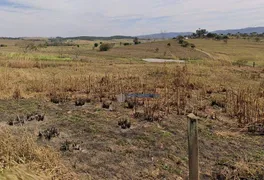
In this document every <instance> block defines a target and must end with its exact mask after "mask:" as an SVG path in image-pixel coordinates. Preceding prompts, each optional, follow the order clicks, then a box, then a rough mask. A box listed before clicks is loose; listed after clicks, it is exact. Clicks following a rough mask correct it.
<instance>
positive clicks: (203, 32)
mask: <svg viewBox="0 0 264 180" xmlns="http://www.w3.org/2000/svg"><path fill="white" fill-rule="evenodd" d="M207 33H208V32H207V31H206V29H201V28H199V29H197V30H196V34H197V36H198V37H199V38H201V37H204V36H205V35H206V34H207Z"/></svg>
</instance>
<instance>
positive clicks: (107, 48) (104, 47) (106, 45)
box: [100, 43, 112, 51]
mask: <svg viewBox="0 0 264 180" xmlns="http://www.w3.org/2000/svg"><path fill="white" fill-rule="evenodd" d="M111 48H112V46H111V44H108V43H106V44H101V46H100V51H108V50H109V49H111Z"/></svg>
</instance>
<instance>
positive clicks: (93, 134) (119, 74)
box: [0, 39, 264, 179]
mask: <svg viewBox="0 0 264 180" xmlns="http://www.w3.org/2000/svg"><path fill="white" fill-rule="evenodd" d="M46 41H47V39H40V40H38V41H36V40H32V39H24V40H3V39H0V44H4V45H7V47H0V99H1V105H0V115H1V117H2V118H1V122H0V124H1V130H0V135H1V136H0V140H1V141H0V142H1V147H5V148H2V149H0V153H1V155H2V157H1V161H0V170H1V171H2V172H3V174H1V175H0V178H2V177H1V176H3V179H4V178H6V179H8V177H9V179H10V177H11V179H15V178H16V177H19V176H20V175H19V174H21V171H24V170H25V169H26V170H25V171H26V172H28V173H27V174H25V177H24V179H30V178H32V179H51V178H54V179H184V178H186V177H187V175H188V155H187V133H186V131H187V118H186V115H188V114H189V113H192V112H193V113H195V114H196V115H197V116H199V117H200V120H199V129H198V130H199V136H200V137H199V143H200V175H201V179H217V178H220V179H221V178H224V179H241V178H242V179H243V178H244V179H250V178H253V179H263V178H264V176H263V175H264V163H263V162H264V161H263V160H264V150H263V146H264V142H263V136H262V135H263V134H264V125H263V124H264V119H263V118H264V111H263V104H264V98H263V97H264V96H263V92H264V85H263V77H264V71H263V68H264V67H263V66H264V51H263V50H264V42H263V41H262V42H254V41H253V40H244V39H230V40H228V42H227V43H224V42H223V41H215V40H206V39H190V40H188V41H189V42H190V43H193V44H195V46H196V47H195V48H191V47H186V48H185V47H182V46H180V45H179V44H178V42H177V40H174V39H173V40H160V41H148V40H144V41H142V42H141V44H138V45H128V46H124V43H125V42H127V43H132V41H133V40H108V41H84V40H73V41H68V42H69V43H71V45H67V46H65V45H59V46H47V47H44V46H41V44H44V43H45V42H46ZM100 42H102V43H111V44H114V46H113V48H111V49H110V50H108V51H105V52H101V51H99V47H96V48H94V47H93V46H94V43H98V44H99V45H100ZM28 44H34V45H35V46H37V48H36V49H29V50H28V49H27V48H26V47H27V46H26V45H28ZM144 58H161V59H175V60H185V61H186V63H149V62H145V61H143V60H142V59H144ZM253 62H255V66H254V67H253ZM127 93H152V94H159V95H160V97H159V98H155V99H148V98H138V99H136V98H135V99H134V98H130V99H127V100H126V101H125V102H118V100H117V97H116V95H120V94H127ZM40 114H41V115H42V114H43V115H44V116H45V118H44V121H42V120H39V119H38V118H36V117H38V115H40ZM31 117H33V120H29V119H30V118H31ZM34 118H35V119H34ZM10 122H11V123H10ZM124 123H127V124H129V126H123V125H122V124H124ZM10 124H11V125H10ZM58 132H59V133H58ZM16 142H18V143H16ZM8 152H12V153H8ZM27 175H28V177H27ZM17 179H18V178H17Z"/></svg>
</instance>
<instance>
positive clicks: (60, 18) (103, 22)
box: [0, 0, 264, 36]
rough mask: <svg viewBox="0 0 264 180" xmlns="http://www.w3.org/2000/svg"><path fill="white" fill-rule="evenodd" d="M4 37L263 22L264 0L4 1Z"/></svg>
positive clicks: (0, 7) (135, 31)
mask: <svg viewBox="0 0 264 180" xmlns="http://www.w3.org/2000/svg"><path fill="white" fill-rule="evenodd" d="M5 1H8V2H9V3H11V4H12V5H7V4H8V3H5V5H4V6H3V4H2V5H1V2H0V20H1V24H0V36H77V35H100V36H102V35H104V36H108V35H115V34H124V35H139V34H149V33H157V32H160V31H161V30H165V31H167V32H169V31H177V32H178V31H194V30H195V29H197V28H199V27H201V28H207V29H209V30H216V29H226V28H241V27H247V26H261V25H262V26H264V18H263V17H264V1H263V0H251V1H248V0H222V1H216V0H200V1H198V0H133V1H131V0H97V1H92V0H74V1H73V0H34V1H33V0H5Z"/></svg>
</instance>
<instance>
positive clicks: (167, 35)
mask: <svg viewBox="0 0 264 180" xmlns="http://www.w3.org/2000/svg"><path fill="white" fill-rule="evenodd" d="M191 34H192V32H169V33H158V34H149V35H141V36H138V38H140V39H171V38H174V37H177V36H188V35H191Z"/></svg>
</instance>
